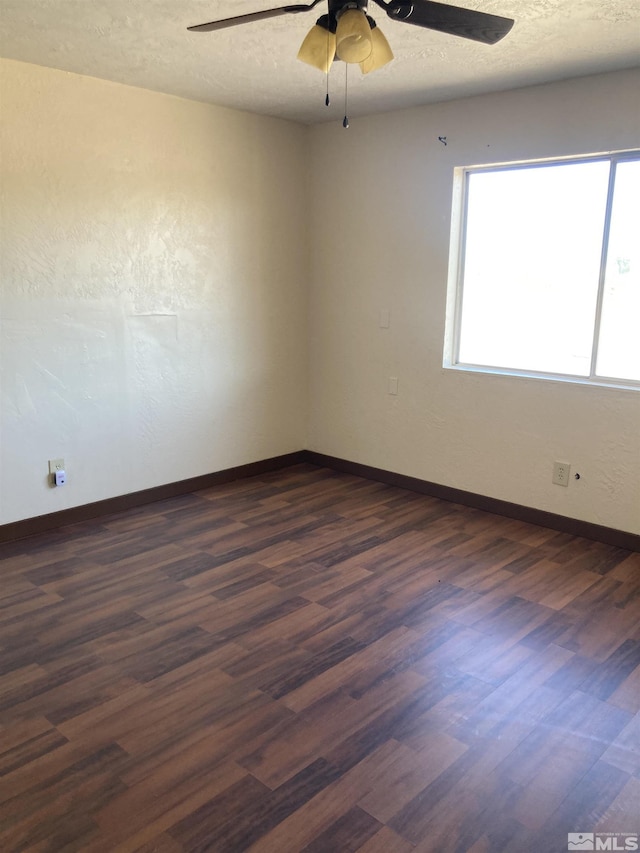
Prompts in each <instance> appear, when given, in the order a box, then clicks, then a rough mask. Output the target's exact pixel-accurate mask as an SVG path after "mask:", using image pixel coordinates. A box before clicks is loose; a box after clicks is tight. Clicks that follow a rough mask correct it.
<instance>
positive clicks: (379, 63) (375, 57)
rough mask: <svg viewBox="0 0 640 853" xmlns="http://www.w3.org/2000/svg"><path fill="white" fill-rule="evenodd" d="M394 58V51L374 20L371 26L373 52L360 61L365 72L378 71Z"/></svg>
mask: <svg viewBox="0 0 640 853" xmlns="http://www.w3.org/2000/svg"><path fill="white" fill-rule="evenodd" d="M392 59H393V51H392V50H391V47H390V45H389V42H388V41H387V40H386V38H385V36H384V33H383V32H382V30H381V29H380V27H378V26H376V23H375V21H374V23H373V26H372V27H371V53H370V54H369V56H368V57H367V58H366V59H365V60H363V61H362V62H361V63H360V69H361V71H362V73H363V74H369V72H371V71H377V70H378V68H382V67H383V65H386V64H387V63H388V62H391V60H392Z"/></svg>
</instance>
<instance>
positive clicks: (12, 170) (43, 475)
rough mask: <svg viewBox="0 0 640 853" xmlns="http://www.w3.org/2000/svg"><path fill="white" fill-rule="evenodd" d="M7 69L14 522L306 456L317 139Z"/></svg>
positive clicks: (6, 510) (0, 307) (4, 417)
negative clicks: (63, 471) (312, 169)
mask: <svg viewBox="0 0 640 853" xmlns="http://www.w3.org/2000/svg"><path fill="white" fill-rule="evenodd" d="M0 72H1V75H2V76H1V79H2V84H1V85H2V90H1V92H0V94H1V96H2V97H1V99H2V116H3V136H2V140H1V143H0V144H1V152H0V153H1V155H2V184H1V189H0V192H1V202H2V234H1V237H2V246H3V249H2V259H1V268H0V273H1V303H0V312H1V313H0V318H1V328H0V335H1V337H0V346H1V350H0V357H1V359H2V368H3V379H2V398H1V403H2V408H1V420H0V438H1V441H2V449H1V460H0V464H1V478H0V482H1V486H0V488H1V499H2V501H1V511H0V522H1V523H6V522H9V521H13V520H16V519H20V518H25V517H31V516H35V515H40V514H42V513H47V512H52V511H55V510H59V509H64V508H66V507H69V506H75V505H80V504H84V503H88V502H91V501H95V500H99V499H102V498H106V497H110V496H114V495H120V494H125V493H127V492H132V491H136V490H139V489H144V488H147V487H151V486H154V485H158V484H161V483H167V482H172V481H176V480H180V479H183V478H187V477H191V476H195V475H198V474H204V473H208V472H211V471H217V470H221V469H224V468H228V467H230V466H234V465H238V464H242V463H246V462H251V461H254V460H257V459H263V458H268V457H270V456H275V455H279V454H281V453H287V452H290V451H294V450H298V449H300V448H301V447H303V446H304V444H305V428H306V422H305V418H306V389H307V385H308V383H307V370H306V336H305V328H304V318H305V317H306V307H305V300H306V278H305V277H306V274H307V268H308V253H307V229H306V221H305V220H306V207H305V202H304V181H305V161H304V155H305V152H306V139H307V135H308V134H307V130H306V129H305V128H303V127H300V126H298V125H295V124H291V123H288V122H284V121H280V120H276V119H269V118H264V117H258V116H253V115H249V114H245V113H240V112H235V111H232V110H226V109H222V108H216V107H211V106H206V105H204V104H199V103H194V102H189V101H185V100H180V99H178V98H173V97H169V96H164V95H160V94H156V93H152V92H148V91H144V90H141V89H134V88H130V87H126V86H121V85H117V84H113V83H107V82H103V81H100V80H95V79H93V78H88V77H80V76H77V75H73V74H67V73H64V72H60V71H53V70H50V69H45V68H41V67H38V66H33V65H26V64H22V63H18V62H12V61H3V62H2V65H1V68H0ZM56 457H64V459H65V461H66V466H67V471H68V483H67V485H66V486H65V487H64V488H58V489H52V488H49V487H48V486H47V460H48V459H51V458H56Z"/></svg>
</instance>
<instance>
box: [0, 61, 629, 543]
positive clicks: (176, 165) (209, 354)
mask: <svg viewBox="0 0 640 853" xmlns="http://www.w3.org/2000/svg"><path fill="white" fill-rule="evenodd" d="M0 70H1V72H2V92H1V94H2V109H3V117H4V125H3V126H4V135H3V137H2V140H1V145H2V149H1V153H2V160H3V163H2V169H3V175H2V186H1V193H2V199H1V201H2V211H3V219H2V240H3V253H2V259H1V276H2V278H1V302H0V311H1V314H0V323H1V326H0V335H1V337H0V356H1V358H2V368H3V379H2V383H3V384H2V389H1V391H2V397H1V399H2V409H1V412H0V440H1V442H2V446H1V466H2V467H1V478H0V489H1V497H2V506H1V514H0V523H6V522H9V521H13V520H16V519H19V518H26V517H30V516H34V515H39V514H41V513H46V512H52V511H55V510H58V509H63V508H65V507H68V506H75V505H80V504H83V503H88V502H90V501H94V500H99V499H102V498H106V497H110V496H114V495H119V494H124V493H127V492H131V491H136V490H139V489H143V488H146V487H150V486H154V485H158V484H161V483H166V482H172V481H175V480H180V479H183V478H186V477H191V476H195V475H198V474H203V473H207V472H210V471H216V470H220V469H223V468H226V467H229V466H233V465H238V464H242V463H245V462H250V461H253V460H256V459H261V458H266V457H269V456H274V455H278V454H280V453H286V452H289V451H292V450H298V449H301V448H303V447H310V448H311V449H313V450H317V451H320V452H323V453H328V454H332V455H335V456H338V457H342V458H346V459H350V460H354V461H358V462H362V463H366V464H370V465H374V466H378V467H381V468H385V469H388V470H391V471H397V472H400V473H404V474H409V475H412V476H416V477H421V478H424V479H427V480H431V481H435V482H438V483H443V484H446V485H450V486H454V487H457V488H460V489H467V490H469V491H472V492H478V493H482V494H486V495H490V496H492V497H497V498H501V499H504V500H509V501H514V502H516V503H521V504H525V505H528V506H532V507H538V508H541V509H545V510H549V511H551V512H557V513H562V514H565V515H567V516H571V517H575V518H579V519H583V520H586V521H591V522H595V523H599V524H604V525H608V526H611V527H615V528H618V529H622V530H628V531H632V532H640V493H639V490H640V444H639V442H640V438H639V436H640V393H638V392H637V391H629V390H615V389H603V388H590V387H584V386H576V385H571V384H565V383H555V382H545V381H540V380H530V379H515V378H509V377H500V376H483V375H470V374H462V373H458V372H453V371H445V370H443V368H442V355H443V336H444V321H445V306H446V285H447V268H448V252H449V229H450V214H451V200H452V178H453V169H454V167H455V166H459V165H468V164H479V163H484V162H499V161H504V160H514V159H526V158H537V157H548V156H549V157H550V156H557V155H563V154H567V155H570V154H579V153H588V152H594V151H603V150H609V149H618V148H628V147H636V146H637V145H638V144H639V133H638V131H639V127H638V113H637V101H636V92H637V87H638V84H639V83H640V73H639V72H620V73H615V74H609V75H601V76H598V77H593V78H584V79H581V80H573V81H567V82H565V83H558V84H554V85H550V86H542V87H535V88H531V89H525V90H521V91H514V92H507V93H502V94H497V95H491V96H484V97H478V98H473V99H469V100H466V101H458V102H451V103H447V104H440V105H435V106H430V107H424V108H421V109H415V110H408V111H403V112H398V113H390V114H386V115H381V116H375V117H371V118H368V119H354V120H352V122H351V128H350V129H349V130H348V131H344V130H343V128H342V127H341V126H340V125H333V124H330V125H322V126H317V127H314V128H310V129H308V128H303V127H300V126H298V125H295V124H292V123H287V122H282V121H279V120H275V119H268V118H264V117H258V116H252V115H249V114H244V113H239V112H235V111H232V110H226V109H222V108H216V107H211V106H207V105H204V104H198V103H193V102H188V101H184V100H180V99H177V98H172V97H168V96H164V95H159V94H156V93H151V92H147V91H143V90H139V89H133V88H129V87H125V86H120V85H117V84H112V83H106V82H102V81H98V80H95V79H92V78H86V77H79V76H76V75H71V74H65V73H63V72H59V71H52V70H49V69H44V68H40V67H36V66H29V65H24V64H21V63H16V62H9V61H3V62H2V67H1V69H0ZM438 136H446V137H447V143H448V144H447V146H446V147H445V146H444V145H442V143H440V142H439V141H438ZM307 219H308V220H309V221H308V222H307ZM308 224H309V225H310V226H311V227H310V229H309V230H307V225H308ZM309 235H311V236H310V237H309ZM384 310H389V311H390V313H391V325H390V327H389V328H388V329H381V328H379V324H378V321H379V314H380V311H384ZM389 376H397V377H398V378H399V394H398V396H396V397H394V396H390V395H389V394H388V393H387V383H388V378H389ZM58 456H62V457H64V458H65V459H66V463H67V470H68V474H69V482H68V485H67V486H65V487H64V488H63V489H51V488H49V487H48V486H47V477H46V473H47V467H46V466H47V460H48V459H50V458H54V457H58ZM554 459H562V460H568V461H570V462H571V463H572V466H573V468H574V470H577V471H579V472H580V473H581V475H582V479H581V480H580V481H579V482H577V483H576V482H572V483H571V485H570V487H569V488H568V489H563V488H560V487H557V486H553V485H552V484H551V464H552V462H553V460H554Z"/></svg>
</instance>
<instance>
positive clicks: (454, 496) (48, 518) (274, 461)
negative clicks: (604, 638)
mask: <svg viewBox="0 0 640 853" xmlns="http://www.w3.org/2000/svg"><path fill="white" fill-rule="evenodd" d="M301 463H308V464H311V465H318V466H320V467H322V468H331V469H333V470H334V471H342V472H344V473H346V474H353V475H355V476H357V477H364V478H365V479H368V480H376V481H378V482H381V483H387V484H388V485H390V486H398V487H399V488H402V489H408V490H409V491H412V492H419V493H420V494H423V495H430V496H431V497H434V498H440V499H441V500H445V501H452V502H453V503H458V504H462V505H463V506H469V507H474V508H475V509H481V510H484V511H485V512H492V513H495V514H496V515H503V516H506V517H507V518H514V519H517V520H518V521H526V522H528V523H529V524H537V525H539V526H540V527H548V528H550V529H551V530H559V531H561V532H562V533H569V534H570V535H572V536H583V537H584V538H585V539H594V540H595V541H597V542H603V543H605V544H606V545H613V546H615V547H616V548H623V549H625V550H626V551H640V536H638V535H636V534H635V533H627V532H626V531H624V530H616V529H615V528H612V527H604V526H603V525H600V524H591V522H588V521H580V520H578V519H575V518H568V517H567V516H564V515H556V514H555V513H552V512H546V511H545V510H541V509H533V508H532V507H527V506H522V505H521V504H514V503H510V502H509V501H502V500H499V499H498V498H490V497H487V496H486V495H479V494H475V493H474V492H465V491H463V490H462V489H454V488H452V487H451V486H442V485H440V484H439V483H431V482H429V481H428V480H420V479H418V478H417V477H409V476H407V475H406V474H396V473H394V472H393V471H386V470H384V469H383V468H374V467H372V466H371V465H362V464H360V463H359V462H349V461H348V460H347V459H339V458H337V457H336V456H327V455H326V454H324V453H316V451H314V450H298V451H295V452H294V453H286V454H284V455H282V456H274V457H272V458H270V459H263V460H260V461H259V462H250V463H248V464H247V465H238V466H237V467H235V468H227V469H225V470H224V471H216V472H214V473H212V474H203V475H201V476H199V477H191V478H190V479H188V480H179V481H178V482H176V483H166V484H165V485H162V486H155V487H153V488H151V489H143V490H142V491H139V492H132V493H131V494H128V495H119V496H117V497H114V498H106V499H105V500H102V501H96V502H95V503H90V504H84V505H82V506H77V507H71V508H70V509H63V510H60V511H59V512H51V513H48V514H47V515H39V516H36V517H35V518H25V519H23V520H21V521H13V522H10V523H9V524H3V525H0V542H10V541H13V540H15V539H24V538H25V537H26V536H33V535H34V534H37V533H45V532H47V531H50V530H55V529H56V528H59V527H65V526H66V525H68V524H76V523H78V522H82V521H89V520H90V519H93V518H99V517H100V516H105V515H111V514H113V513H116V512H123V511H124V510H127V509H132V508H133V507H137V506H143V505H144V504H149V503H154V502H155V501H161V500H165V499H166V498H174V497H177V496H179V495H185V494H189V493H190V492H197V491H199V490H200V489H208V488H211V487H212V486H218V485H222V484H224V483H231V482H233V481H234V480H240V479H244V478H245V477H255V476H259V475H260V474H266V473H268V472H270V471H278V470H279V469H281V468H288V467H289V466H290V465H299V464H301Z"/></svg>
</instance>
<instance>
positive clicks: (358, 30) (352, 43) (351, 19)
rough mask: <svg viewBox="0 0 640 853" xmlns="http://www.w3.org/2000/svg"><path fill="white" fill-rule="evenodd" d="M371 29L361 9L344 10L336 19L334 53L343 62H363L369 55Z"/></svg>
mask: <svg viewBox="0 0 640 853" xmlns="http://www.w3.org/2000/svg"><path fill="white" fill-rule="evenodd" d="M371 50H372V39H371V27H370V26H369V21H368V20H367V16H366V14H365V13H364V12H363V11H362V9H345V11H344V12H342V13H341V15H340V17H339V18H338V28H337V30H336V53H337V54H338V58H339V59H341V60H342V61H343V62H354V63H360V62H364V60H365V59H367V58H368V57H369V56H370V55H371Z"/></svg>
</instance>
